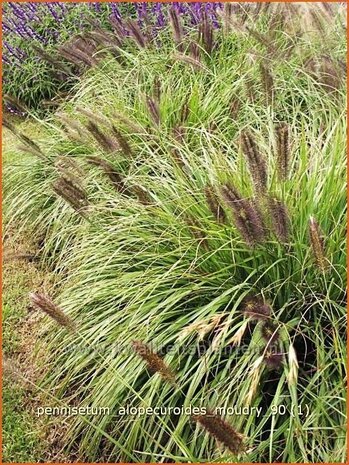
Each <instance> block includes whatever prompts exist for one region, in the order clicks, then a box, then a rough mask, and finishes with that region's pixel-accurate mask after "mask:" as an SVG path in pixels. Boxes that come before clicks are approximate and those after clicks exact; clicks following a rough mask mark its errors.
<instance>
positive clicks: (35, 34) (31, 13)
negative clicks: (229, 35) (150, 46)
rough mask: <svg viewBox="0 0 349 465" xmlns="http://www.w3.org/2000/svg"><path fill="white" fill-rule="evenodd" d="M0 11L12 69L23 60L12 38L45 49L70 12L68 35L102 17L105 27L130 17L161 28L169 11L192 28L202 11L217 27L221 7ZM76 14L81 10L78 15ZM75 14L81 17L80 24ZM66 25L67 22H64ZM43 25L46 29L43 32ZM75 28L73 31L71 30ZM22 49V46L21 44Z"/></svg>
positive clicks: (16, 6)
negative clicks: (88, 21)
mask: <svg viewBox="0 0 349 465" xmlns="http://www.w3.org/2000/svg"><path fill="white" fill-rule="evenodd" d="M5 5H6V6H5V7H4V15H3V16H4V17H3V24H2V30H3V37H4V47H5V48H4V54H3V61H4V62H5V63H6V64H12V65H14V64H15V62H19V63H20V62H22V61H23V59H25V57H26V56H27V53H26V50H20V49H19V48H18V47H16V48H14V47H13V46H12V43H13V40H12V39H13V38H14V37H16V38H19V39H23V41H25V42H24V43H26V42H27V41H29V42H28V43H30V41H31V40H34V41H36V42H38V43H39V44H41V45H43V46H46V45H48V44H54V43H57V42H59V40H60V37H61V27H62V26H63V25H64V24H63V23H64V22H65V20H66V19H67V17H69V18H71V16H72V15H71V13H72V12H73V10H74V13H76V21H75V22H74V23H73V24H72V28H73V29H75V30H73V31H72V32H76V31H77V30H79V28H78V26H81V25H83V22H84V21H83V20H84V19H86V18H90V17H94V18H95V19H97V20H99V19H100V18H99V17H100V16H101V15H102V14H103V13H105V12H106V14H104V17H103V18H102V21H101V22H102V23H104V25H105V26H106V27H108V24H106V23H108V17H109V21H113V20H115V19H116V20H117V21H122V19H128V16H133V17H136V18H137V19H138V24H139V25H140V26H143V25H144V24H145V22H147V23H149V22H151V23H152V24H153V25H154V27H155V28H163V27H165V26H166V25H167V23H168V14H167V11H168V9H169V8H170V7H172V8H175V9H176V10H177V11H178V13H179V14H180V15H181V16H183V17H184V19H185V20H186V21H187V22H188V23H189V24H191V25H196V24H197V23H198V22H199V21H200V19H201V18H202V14H203V12H204V11H205V12H206V13H207V15H208V16H209V17H210V18H211V19H212V22H213V24H214V25H215V26H216V27H218V21H217V11H218V10H219V9H221V8H222V3H219V2H212V3H201V2H195V3H182V2H172V3H169V4H164V3H147V2H135V3H107V4H101V3H88V4H86V5H84V4H81V3H63V2H47V3H46V2H45V3H34V2H28V3H11V2H9V3H7V4H5ZM78 10H81V11H80V12H79V11H78ZM79 13H81V16H80V20H79V19H78V18H79ZM68 21H69V23H70V22H71V21H70V20H69V19H68ZM45 24H49V25H50V27H47V28H45V27H44V26H45ZM74 26H75V28H74ZM23 45H24V44H23Z"/></svg>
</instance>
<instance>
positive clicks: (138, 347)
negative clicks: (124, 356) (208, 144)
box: [132, 341, 176, 383]
mask: <svg viewBox="0 0 349 465" xmlns="http://www.w3.org/2000/svg"><path fill="white" fill-rule="evenodd" d="M132 347H133V350H134V351H135V352H136V353H137V355H139V357H141V358H142V359H143V360H144V361H145V363H146V364H147V367H148V369H149V371H151V372H152V373H159V375H160V376H161V377H162V378H163V379H164V380H166V381H169V382H171V383H174V382H175V379H176V377H175V375H174V373H173V372H172V370H171V369H170V368H169V367H168V366H167V365H166V363H165V362H164V360H163V359H162V358H161V357H160V356H159V355H158V354H157V353H156V352H154V351H152V350H151V349H150V348H149V347H148V346H147V344H144V343H143V342H141V341H133V342H132Z"/></svg>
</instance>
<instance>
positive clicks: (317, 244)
mask: <svg viewBox="0 0 349 465" xmlns="http://www.w3.org/2000/svg"><path fill="white" fill-rule="evenodd" d="M309 237H310V242H311V247H312V251H313V255H314V260H315V263H316V264H317V266H318V267H319V268H320V269H321V270H322V271H325V270H326V269H327V268H328V263H327V260H326V256H325V246H324V239H323V235H322V232H321V230H320V226H319V225H318V223H317V221H316V220H315V218H313V217H310V219H309Z"/></svg>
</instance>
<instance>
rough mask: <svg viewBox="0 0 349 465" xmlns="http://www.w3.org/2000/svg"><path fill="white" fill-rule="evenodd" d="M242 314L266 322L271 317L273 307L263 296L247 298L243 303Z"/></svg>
mask: <svg viewBox="0 0 349 465" xmlns="http://www.w3.org/2000/svg"><path fill="white" fill-rule="evenodd" d="M242 312H243V314H244V315H246V316H247V317H249V318H251V319H253V320H266V319H268V318H269V317H270V315H271V307H270V305H269V304H267V303H266V302H265V301H264V299H263V297H261V296H251V297H246V298H245V299H244V300H243V302H242Z"/></svg>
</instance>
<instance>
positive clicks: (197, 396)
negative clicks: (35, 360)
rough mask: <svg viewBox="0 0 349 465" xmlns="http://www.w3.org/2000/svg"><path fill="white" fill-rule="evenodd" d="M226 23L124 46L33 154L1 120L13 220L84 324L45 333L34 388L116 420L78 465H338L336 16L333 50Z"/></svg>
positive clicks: (340, 267)
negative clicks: (18, 155) (13, 150)
mask: <svg viewBox="0 0 349 465" xmlns="http://www.w3.org/2000/svg"><path fill="white" fill-rule="evenodd" d="M300 8H301V7H300ZM172 14H173V15H174V13H172ZM280 14H281V16H280ZM309 14H310V13H309ZM230 15H231V11H230V9H229V6H228V7H226V9H225V15H224V16H223V20H224V24H225V25H226V28H223V29H221V30H219V31H216V30H214V29H213V28H212V24H211V22H210V20H209V18H207V17H206V16H204V18H203V20H202V22H201V23H200V24H199V26H198V29H196V28H195V29H193V30H192V31H189V32H188V33H187V34H185V35H181V33H180V32H179V30H180V21H179V19H178V18H177V17H173V18H172V23H171V24H172V26H171V27H172V29H174V32H175V34H174V38H175V40H174V41H173V40H172V39H171V34H172V31H171V30H170V29H165V30H164V31H163V35H162V36H161V39H162V46H161V47H160V48H159V47H157V46H156V44H154V43H153V42H151V41H150V42H148V43H147V44H146V45H145V44H144V43H143V42H144V40H145V39H144V36H141V37H137V35H138V34H143V33H142V31H138V30H136V31H135V33H134V35H133V36H131V37H128V38H125V41H127V47H122V46H120V47H118V57H117V59H115V56H111V55H109V54H108V55H107V54H106V56H105V57H104V59H103V60H101V61H100V62H99V63H98V65H96V66H95V67H94V68H93V69H90V70H89V71H87V72H86V74H85V75H84V77H83V78H82V79H81V82H80V83H79V85H78V86H77V87H76V93H75V95H74V97H73V98H72V99H71V100H70V101H69V102H67V103H66V104H65V105H64V106H62V107H61V108H60V109H59V112H58V113H57V114H56V115H54V116H53V117H52V118H51V119H50V120H49V121H44V122H43V123H42V124H43V125H44V127H45V128H46V134H44V135H43V136H42V138H41V139H40V138H38V140H36V141H35V142H34V143H35V146H33V141H30V140H29V141H28V140H26V139H25V138H23V134H22V133H21V131H20V130H19V129H17V128H12V127H11V126H9V129H10V130H12V131H14V132H16V133H17V136H18V137H19V139H21V144H22V146H23V145H24V147H22V148H23V149H24V150H25V151H26V152H30V153H29V154H28V156H27V157H26V158H25V160H24V161H23V162H21V163H19V164H17V165H16V166H15V167H11V168H8V169H7V172H6V180H7V181H6V186H5V188H6V192H5V194H6V195H7V197H6V199H7V200H5V205H6V211H5V213H6V217H7V218H8V221H9V222H10V223H11V222H18V221H20V222H21V224H22V225H23V227H24V226H26V227H28V226H30V227H31V228H32V229H33V230H34V231H35V233H36V237H37V239H38V240H39V241H40V244H41V247H42V252H43V259H44V260H46V262H47V263H49V264H50V265H51V266H52V267H54V270H55V272H56V273H57V277H59V279H60V283H59V292H57V296H56V298H55V301H57V304H58V305H59V307H57V308H59V309H60V311H62V312H64V314H66V315H67V318H68V316H69V321H74V325H75V328H76V330H75V331H74V332H73V333H71V332H67V331H66V330H65V328H63V327H62V328H61V329H60V330H57V329H56V328H55V330H54V332H53V330H52V329H51V330H49V334H48V337H49V338H50V349H51V351H52V365H51V366H50V370H49V372H48V373H47V375H46V377H45V380H44V381H43V385H42V387H43V388H44V389H47V390H50V391H51V390H54V393H55V396H57V398H59V399H63V401H64V402H66V403H67V404H68V405H75V404H78V405H82V406H93V407H98V406H99V407H108V408H109V409H110V411H111V412H112V413H111V414H110V415H109V416H108V415H104V416H99V415H97V416H93V415H90V416H77V417H74V418H72V421H71V424H70V429H69V433H68V435H67V447H75V448H76V447H78V448H79V452H80V454H81V455H82V456H84V457H86V458H87V459H88V460H97V459H99V460H101V459H103V461H143V462H155V461H156V462H157V461H176V462H188V461H190V462H205V461H209V462H232V461H240V462H274V461H281V462H295V461H300V462H344V461H345V430H344V426H343V425H344V422H345V386H344V383H343V377H344V373H345V354H346V345H345V344H346V342H345V316H346V311H345V214H344V213H345V208H346V192H345V141H346V121H345V105H344V100H345V99H344V97H345V95H344V81H345V78H344V75H343V73H342V72H341V71H340V70H341V60H342V54H343V50H344V46H343V43H344V42H343V41H344V39H343V38H342V35H341V32H338V31H339V29H338V28H340V25H339V26H338V24H337V23H336V21H334V20H331V19H330V18H329V17H327V16H325V17H324V16H320V20H321V21H326V22H327V23H326V24H327V29H326V34H327V36H326V37H327V40H326V41H324V40H323V37H321V38H320V37H319V33H318V31H312V32H311V33H309V30H308V29H307V30H306V31H300V30H298V29H297V27H298V25H299V24H300V23H299V17H298V16H297V15H296V14H295V13H294V12H293V11H292V12H291V13H290V12H289V11H288V9H286V10H285V11H284V10H281V11H279V10H277V11H275V10H274V9H272V10H271V11H269V10H268V11H266V12H264V13H263V14H260V15H259V16H258V21H257V19H256V18H255V17H253V18H252V19H253V22H252V21H251V18H250V17H244V16H243V15H238V16H237V17H236V18H235V19H234V18H232V17H231V16H230ZM290 15H291V16H290ZM290 18H291V19H292V20H293V21H291V22H289V21H287V19H290ZM282 19H283V21H281V20H282ZM280 21H281V22H280ZM292 25H293V26H292ZM294 28H296V29H294ZM198 31H199V34H198ZM301 32H302V34H301ZM197 37H199V38H197ZM338 37H341V41H339V40H337V39H338ZM324 43H326V47H328V49H326V53H327V55H326V57H325V55H324V53H325V51H324V49H323V47H324V45H323V44H324ZM289 49H291V50H289ZM287 50H288V51H289V57H288V59H287V60H280V57H281V56H282V55H283V54H284V53H286V52H285V51H287ZM310 58H311V60H312V61H311V65H309V61H308V62H307V60H309V59H310ZM328 60H330V62H331V63H332V68H331V67H330V66H328V64H329V61H328ZM307 63H308V64H307ZM313 63H317V64H316V66H314V65H313ZM325 65H326V70H327V71H326V73H325V74H326V82H325V81H324V73H323V69H324V67H325ZM330 68H331V69H330ZM331 76H332V79H331ZM34 152H35V154H34ZM42 155H44V156H42ZM54 305H55V304H54V303H53V302H51V301H50V308H56V307H54ZM52 306H53V307H52ZM46 313H49V312H46ZM51 313H52V312H51ZM60 316H61V315H60ZM61 319H62V318H61ZM56 320H57V318H56ZM64 321H65V320H64ZM150 346H151V348H150ZM141 349H142V351H143V352H142V354H140V350H141ZM142 359H143V360H142ZM144 361H145V362H146V364H144ZM149 368H150V370H149ZM164 378H165V379H164ZM168 379H171V381H173V382H170V383H168V382H166V381H168ZM191 406H195V407H198V408H206V409H207V411H206V413H205V414H199V415H194V416H192V418H189V417H188V415H184V414H176V413H174V412H175V410H174V409H175V408H179V407H191ZM132 407H133V408H135V409H140V408H154V407H161V408H163V412H160V413H159V412H158V413H156V414H153V415H138V414H137V413H128V414H127V415H126V414H125V413H122V409H126V408H132ZM229 407H230V408H237V409H242V408H243V407H245V408H247V409H248V410H247V411H248V412H249V414H246V415H239V414H235V415H233V416H232V417H230V416H226V417H225V419H224V420H223V419H222V417H221V416H218V415H217V408H218V409H219V408H223V409H224V408H225V409H228V408H229ZM252 407H253V408H252ZM257 409H260V412H261V414H260V415H258V414H257V413H256V412H257ZM136 412H137V410H136ZM207 412H208V415H209V417H210V412H213V413H212V415H211V419H208V418H207V416H206V415H207ZM217 441H218V443H221V444H223V445H224V446H226V447H225V448H223V449H222V450H220V449H219V448H217ZM242 446H243V447H242Z"/></svg>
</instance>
